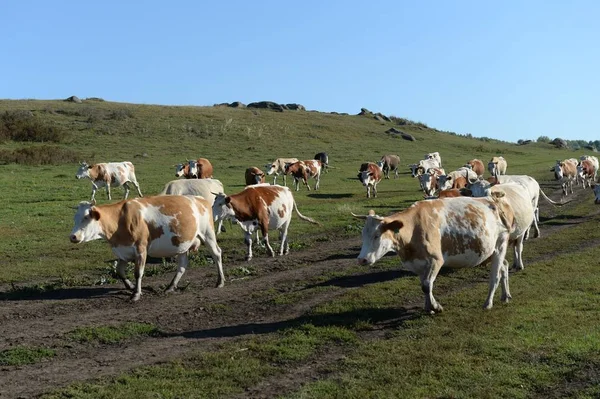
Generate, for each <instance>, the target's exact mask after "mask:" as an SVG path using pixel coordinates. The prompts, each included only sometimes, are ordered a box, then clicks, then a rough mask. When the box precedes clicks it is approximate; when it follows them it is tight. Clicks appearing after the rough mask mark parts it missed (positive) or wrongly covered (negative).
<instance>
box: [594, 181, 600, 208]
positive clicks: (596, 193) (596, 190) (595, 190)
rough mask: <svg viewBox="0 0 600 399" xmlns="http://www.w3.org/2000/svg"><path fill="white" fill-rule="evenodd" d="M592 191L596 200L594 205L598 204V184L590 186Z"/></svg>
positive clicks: (599, 199) (599, 196)
mask: <svg viewBox="0 0 600 399" xmlns="http://www.w3.org/2000/svg"><path fill="white" fill-rule="evenodd" d="M592 190H594V196H595V197H596V199H595V200H594V204H596V205H598V204H600V184H592Z"/></svg>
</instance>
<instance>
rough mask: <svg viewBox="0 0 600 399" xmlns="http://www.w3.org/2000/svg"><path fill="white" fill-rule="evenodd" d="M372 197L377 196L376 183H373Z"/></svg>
mask: <svg viewBox="0 0 600 399" xmlns="http://www.w3.org/2000/svg"><path fill="white" fill-rule="evenodd" d="M373 197H375V198H377V184H373Z"/></svg>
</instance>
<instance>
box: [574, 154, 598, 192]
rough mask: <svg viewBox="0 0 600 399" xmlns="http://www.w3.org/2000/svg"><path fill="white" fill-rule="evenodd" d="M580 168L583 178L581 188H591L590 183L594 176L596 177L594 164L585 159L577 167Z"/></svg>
mask: <svg viewBox="0 0 600 399" xmlns="http://www.w3.org/2000/svg"><path fill="white" fill-rule="evenodd" d="M578 168H581V174H582V178H583V188H585V186H586V182H587V186H588V187H591V186H592V182H593V181H594V176H595V175H596V167H595V166H594V162H592V160H590V159H585V160H583V161H581V164H580V165H579V166H578Z"/></svg>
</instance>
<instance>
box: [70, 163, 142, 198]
mask: <svg viewBox="0 0 600 399" xmlns="http://www.w3.org/2000/svg"><path fill="white" fill-rule="evenodd" d="M75 177H76V178H77V179H83V178H88V179H90V180H91V181H92V199H91V200H92V201H94V199H95V198H96V191H97V190H98V189H99V188H100V187H106V195H107V196H108V200H109V201H110V200H111V199H112V198H111V196H110V188H111V187H120V186H123V188H124V189H125V199H127V197H128V196H129V183H131V184H133V186H134V187H135V188H136V190H137V192H138V194H139V196H140V197H142V192H141V191H140V185H139V184H138V182H137V179H136V177H135V168H134V166H133V164H132V163H131V162H109V163H97V164H94V165H88V164H87V163H85V162H81V163H80V164H79V169H78V170H77V173H76V174H75Z"/></svg>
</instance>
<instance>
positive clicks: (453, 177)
mask: <svg viewBox="0 0 600 399" xmlns="http://www.w3.org/2000/svg"><path fill="white" fill-rule="evenodd" d="M475 180H477V175H476V174H475V172H474V171H473V170H471V168H470V167H464V166H463V167H460V168H458V169H457V170H454V171H452V172H450V173H448V174H447V175H440V176H439V177H438V185H439V188H440V189H441V190H447V189H449V188H464V187H466V186H467V184H468V183H470V182H473V181H475Z"/></svg>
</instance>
